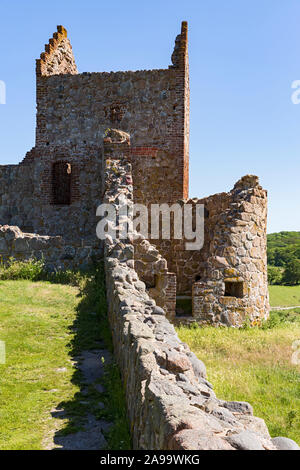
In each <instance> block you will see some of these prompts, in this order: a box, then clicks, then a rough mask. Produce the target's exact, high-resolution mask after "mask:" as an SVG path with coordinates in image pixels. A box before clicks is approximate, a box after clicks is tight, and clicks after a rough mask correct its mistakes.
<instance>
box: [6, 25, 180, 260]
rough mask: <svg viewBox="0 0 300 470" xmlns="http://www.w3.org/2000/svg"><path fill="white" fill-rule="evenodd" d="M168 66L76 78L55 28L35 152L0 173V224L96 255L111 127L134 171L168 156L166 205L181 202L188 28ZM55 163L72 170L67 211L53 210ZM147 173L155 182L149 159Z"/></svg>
mask: <svg viewBox="0 0 300 470" xmlns="http://www.w3.org/2000/svg"><path fill="white" fill-rule="evenodd" d="M172 63H173V65H171V66H170V67H169V68H168V69H162V70H150V71H146V70H142V71H136V72H111V73H106V72H104V73H82V74H79V73H78V70H77V67H76V63H75V59H74V55H73V51H72V47H71V44H70V41H69V39H68V38H67V31H66V30H65V28H63V27H62V26H58V28H57V32H56V33H54V35H53V37H52V38H51V39H50V40H49V42H48V44H46V45H45V52H43V53H42V54H41V57H40V59H38V60H37V63H36V78H37V125H36V144H35V147H34V148H33V149H32V150H31V151H30V152H28V153H27V155H26V156H25V158H24V160H23V162H22V163H20V164H19V165H6V166H0V224H2V225H13V226H15V225H17V226H19V227H20V228H21V230H22V231H24V232H32V233H38V234H40V235H45V236H48V235H50V236H62V237H63V238H64V239H65V241H66V243H68V244H69V245H72V246H74V248H76V249H77V248H78V247H79V246H86V247H93V248H94V249H95V253H96V254H98V251H99V250H98V245H99V244H98V240H97V238H96V234H95V226H96V223H97V219H96V216H95V213H96V208H97V207H98V205H99V204H100V203H101V202H102V192H103V190H102V186H103V183H102V181H101V174H102V160H103V135H104V133H105V131H106V129H108V128H111V127H115V126H116V125H117V127H118V128H120V129H124V130H126V131H127V132H128V131H129V132H130V133H131V138H132V143H133V147H132V157H133V158H134V159H135V162H136V166H137V171H140V170H141V162H142V164H143V161H144V158H143V155H149V154H152V153H153V151H154V152H155V153H158V152H165V155H167V158H166V156H164V169H163V170H162V176H164V177H167V178H168V185H167V186H166V189H165V194H166V196H167V199H174V200H177V199H178V198H182V197H185V196H186V195H187V191H188V129H189V98H188V97H189V76H188V52H187V25H186V23H183V24H182V30H181V33H180V34H179V35H178V36H177V38H176V43H175V49H174V52H173V55H172ZM183 129H184V130H185V133H184V132H183ZM168 161H169V163H168ZM60 162H65V163H67V164H69V165H71V170H72V185H71V203H70V205H54V204H52V198H53V188H52V186H53V181H52V180H53V168H54V164H55V163H60ZM148 168H149V170H150V169H151V168H154V170H155V171H154V173H153V176H155V175H157V174H158V171H157V162H156V161H155V160H154V159H152V158H150V160H149V161H148ZM167 175H168V176H167ZM160 181H161V182H162V180H160ZM160 186H161V185H160ZM149 190H150V188H149ZM146 193H147V186H146V185H145V194H146ZM66 221H67V223H66Z"/></svg>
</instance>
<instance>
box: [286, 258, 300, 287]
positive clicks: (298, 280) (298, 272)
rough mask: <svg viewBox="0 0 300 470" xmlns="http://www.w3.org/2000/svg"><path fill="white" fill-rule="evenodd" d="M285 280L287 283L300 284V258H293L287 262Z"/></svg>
mask: <svg viewBox="0 0 300 470" xmlns="http://www.w3.org/2000/svg"><path fill="white" fill-rule="evenodd" d="M283 281H284V283H285V284H289V285H295V284H300V260H299V259H293V260H292V261H290V262H289V263H287V265H286V267H285V270H284V275H283Z"/></svg>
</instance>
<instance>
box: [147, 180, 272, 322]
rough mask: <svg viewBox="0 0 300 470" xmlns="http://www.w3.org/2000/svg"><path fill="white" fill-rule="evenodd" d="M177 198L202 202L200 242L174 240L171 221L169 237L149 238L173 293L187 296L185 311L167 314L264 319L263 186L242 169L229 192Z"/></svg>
mask: <svg viewBox="0 0 300 470" xmlns="http://www.w3.org/2000/svg"><path fill="white" fill-rule="evenodd" d="M178 202H179V203H180V204H181V205H182V206H183V205H184V204H190V205H192V206H195V205H196V204H203V205H204V214H205V220H204V246H203V248H201V250H191V251H188V250H186V249H185V243H186V241H187V240H185V239H181V240H175V239H174V238H173V237H172V234H173V227H172V228H171V239H170V240H161V239H160V240H154V239H153V240H151V239H150V241H151V243H153V244H154V245H155V246H156V247H157V249H158V250H159V252H160V253H161V255H162V256H163V257H164V258H165V259H166V260H167V263H168V269H169V270H170V271H171V272H174V273H175V275H176V277H177V296H183V297H184V296H185V297H187V298H188V297H190V298H191V299H192V302H191V311H190V315H187V316H185V317H181V316H180V314H179V315H178V318H177V317H175V312H174V313H173V317H172V319H173V320H174V321H180V322H185V323H190V322H193V321H198V322H199V323H201V322H203V323H212V324H215V325H222V324H223V325H227V326H229V325H234V326H241V325H242V324H243V323H244V322H245V321H246V320H247V319H249V320H250V322H252V323H253V324H257V323H259V322H261V321H262V320H263V319H266V318H267V317H268V314H269V294H268V280H267V192H266V191H265V190H263V189H262V187H261V186H260V185H259V181H258V178H257V177H256V176H253V175H246V176H244V177H243V178H241V179H240V180H239V181H238V182H237V183H236V184H235V186H234V188H233V189H232V190H231V191H230V192H229V193H220V194H216V195H214V196H210V197H208V198H204V199H196V198H194V199H188V200H184V201H178ZM230 283H235V284H234V285H233V286H231V287H233V289H232V292H231V293H232V295H230V290H228V286H229V287H230V285H229V284H230ZM234 286H236V287H237V289H236V292H233V291H234ZM239 288H240V289H241V291H240V292H238V289H239Z"/></svg>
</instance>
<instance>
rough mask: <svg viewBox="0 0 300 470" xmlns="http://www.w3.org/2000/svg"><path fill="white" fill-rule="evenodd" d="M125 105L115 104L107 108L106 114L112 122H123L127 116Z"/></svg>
mask: <svg viewBox="0 0 300 470" xmlns="http://www.w3.org/2000/svg"><path fill="white" fill-rule="evenodd" d="M125 112H126V109H125V106H124V105H122V104H115V105H112V106H109V107H106V108H105V116H106V118H108V119H109V120H110V121H111V122H121V121H122V119H123V117H124V116H125Z"/></svg>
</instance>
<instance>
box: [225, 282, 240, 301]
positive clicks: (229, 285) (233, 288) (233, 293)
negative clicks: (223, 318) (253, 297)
mask: <svg viewBox="0 0 300 470" xmlns="http://www.w3.org/2000/svg"><path fill="white" fill-rule="evenodd" d="M225 296H226V297H237V298H239V299H241V298H243V297H244V283H243V282H225Z"/></svg>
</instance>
